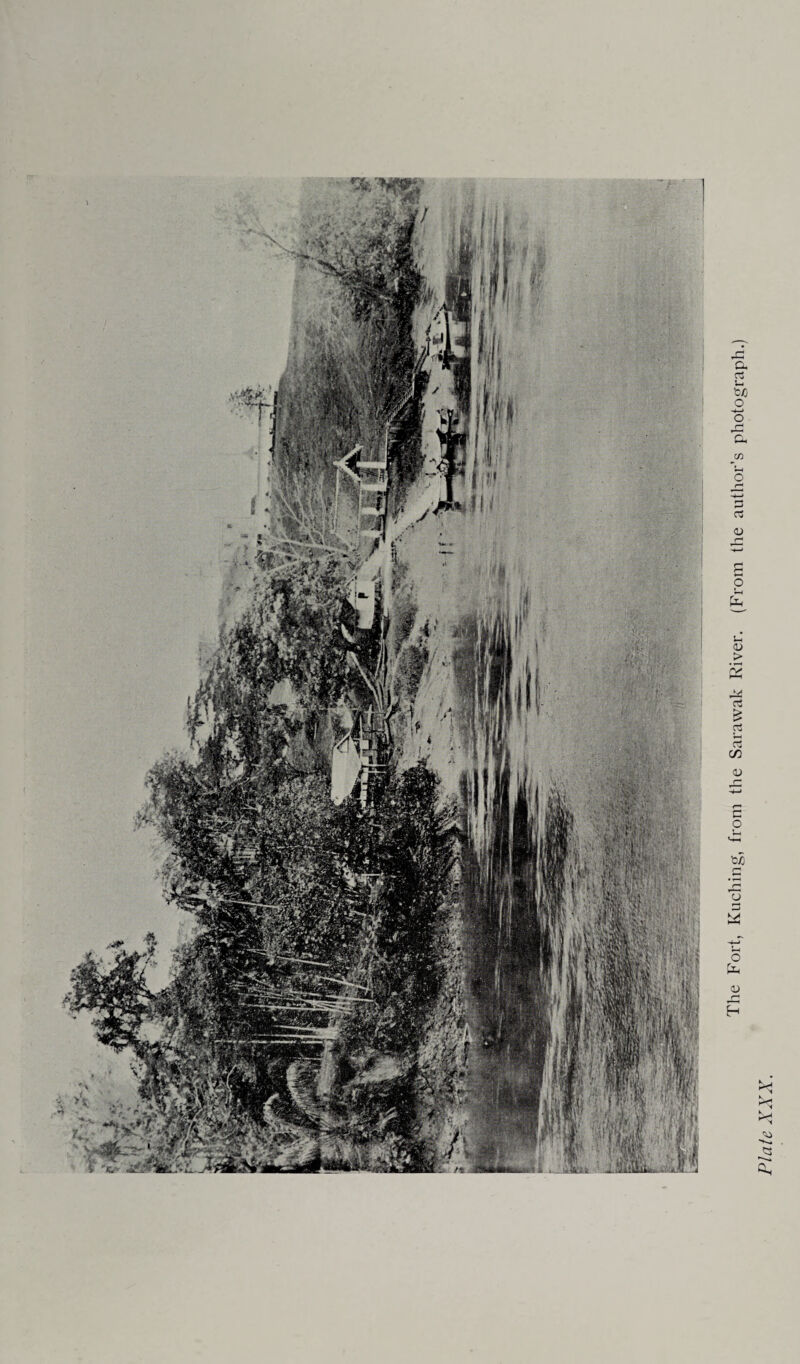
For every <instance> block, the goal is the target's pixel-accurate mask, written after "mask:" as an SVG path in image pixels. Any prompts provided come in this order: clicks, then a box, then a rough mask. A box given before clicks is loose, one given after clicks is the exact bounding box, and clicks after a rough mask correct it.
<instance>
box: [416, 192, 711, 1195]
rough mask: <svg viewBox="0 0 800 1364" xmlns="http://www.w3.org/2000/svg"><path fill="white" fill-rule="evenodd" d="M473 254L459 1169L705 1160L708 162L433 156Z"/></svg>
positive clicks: (452, 222)
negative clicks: (702, 872)
mask: <svg viewBox="0 0 800 1364" xmlns="http://www.w3.org/2000/svg"><path fill="white" fill-rule="evenodd" d="M425 203H426V208H427V211H426V213H425V216H424V219H423V221H422V223H421V226H420V227H419V229H418V249H419V255H420V261H421V264H422V267H423V271H424V274H425V276H426V278H427V280H428V283H429V285H430V286H431V290H432V293H433V295H434V296H436V295H437V294H438V295H439V296H441V295H442V294H443V291H444V287H445V276H446V274H447V273H448V272H449V271H452V270H455V269H459V268H460V269H462V270H463V271H464V272H465V273H467V274H469V275H470V276H471V286H472V346H471V358H470V375H469V378H470V412H471V419H470V433H469V441H468V453H467V489H468V495H467V498H466V504H467V509H466V512H465V514H464V516H463V517H461V519H460V525H461V530H462V536H461V539H462V544H461V572H460V576H459V582H460V592H461V603H462V605H463V629H462V631H461V637H462V638H461V643H460V645H459V647H458V656H457V660H456V662H457V665H458V667H457V675H458V678H459V696H460V708H461V722H462V727H463V732H464V737H465V743H466V748H467V752H468V754H469V761H468V765H467V772H466V774H465V781H464V796H465V805H466V812H467V819H468V831H469V850H468V855H467V876H466V878H465V905H464V923H465V943H466V958H467V966H468V980H467V986H468V1018H469V1022H470V1031H471V1036H472V1042H473V1045H472V1047H471V1049H470V1062H469V1076H468V1090H469V1104H468V1108H469V1118H468V1134H467V1136H468V1156H469V1161H470V1164H471V1167H472V1168H473V1169H477V1170H548V1171H612V1170H614V1171H616V1170H684V1169H694V1168H696V1164H697V1145H698V1137H697V1063H698V1055H697V1053H698V919H699V821H700V602H701V596H700V589H701V505H702V486H701V423H702V186H701V185H700V184H699V183H697V182H651V181H615V182H603V181H567V182H555V181H530V182H515V181H496V182H491V181H490V182H432V183H431V184H429V185H426V188H425Z"/></svg>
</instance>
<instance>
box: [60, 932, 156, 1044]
mask: <svg viewBox="0 0 800 1364" xmlns="http://www.w3.org/2000/svg"><path fill="white" fill-rule="evenodd" d="M108 951H109V952H111V953H112V957H111V961H110V962H105V961H103V960H101V959H100V958H99V957H97V956H96V955H95V953H94V952H87V953H86V955H85V956H84V957H83V958H82V959H81V961H80V962H79V963H78V965H77V966H75V967H73V969H72V971H71V973H70V983H71V986H72V988H71V990H70V991H69V993H68V994H66V995H65V996H64V1000H63V1004H64V1008H65V1009H66V1010H67V1011H68V1013H69V1014H70V1015H71V1017H73V1018H77V1016H78V1014H79V1013H81V1012H83V1011H84V1010H86V1011H87V1012H88V1013H90V1014H91V1015H92V1029H93V1031H94V1035H95V1037H96V1038H97V1040H98V1042H101V1043H102V1044H103V1045H104V1046H107V1047H111V1049H112V1051H124V1049H125V1048H126V1047H131V1048H133V1049H134V1050H136V1049H137V1048H138V1047H139V1046H140V1045H141V1038H140V1034H141V1028H142V1024H143V1023H144V1021H145V1019H146V1018H147V1016H148V1014H149V1013H150V1007H151V1004H152V1000H153V995H152V994H151V992H150V990H149V988H148V986H147V984H146V981H145V974H146V972H147V969H148V967H149V966H150V965H151V964H152V962H153V959H154V957H155V953H156V940H155V937H154V935H153V934H152V933H148V934H146V936H145V940H144V951H143V952H135V951H134V952H128V951H126V949H125V945H124V943H122V942H119V941H117V942H112V943H110V944H109V947H108Z"/></svg>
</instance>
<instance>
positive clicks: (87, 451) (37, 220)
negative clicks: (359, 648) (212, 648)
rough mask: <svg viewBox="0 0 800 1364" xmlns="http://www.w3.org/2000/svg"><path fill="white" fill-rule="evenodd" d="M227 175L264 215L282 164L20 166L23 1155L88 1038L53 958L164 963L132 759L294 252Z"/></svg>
mask: <svg viewBox="0 0 800 1364" xmlns="http://www.w3.org/2000/svg"><path fill="white" fill-rule="evenodd" d="M239 188H247V189H252V190H254V192H255V193H256V194H257V196H258V198H259V200H260V201H261V202H262V203H263V205H264V209H265V214H266V215H268V216H272V217H273V218H274V216H275V215H283V214H284V213H286V212H287V211H291V208H292V205H293V204H294V203H295V202H296V194H297V189H298V186H297V185H296V183H294V182H281V181H265V182H247V184H244V183H243V182H237V181H221V180H204V179H93V180H85V181H80V180H76V179H68V178H61V179H56V178H47V179H38V178H34V179H31V180H30V181H29V187H28V189H29V193H28V201H29V217H28V241H29V256H28V265H29V272H28V290H27V295H28V301H29V307H28V334H27V354H28V361H29V383H28V421H27V431H28V449H27V452H26V468H27V486H26V717H25V752H26V848H25V859H26V903H25V945H24V972H25V974H24V982H23V1007H24V1020H23V1048H24V1053H23V1054H24V1061H25V1064H24V1065H23V1077H24V1079H23V1095H22V1101H23V1165H24V1167H25V1168H28V1169H36V1170H47V1169H58V1168H63V1166H64V1154H63V1150H62V1145H61V1139H60V1136H59V1131H58V1129H57V1127H56V1125H55V1124H54V1123H53V1122H52V1121H51V1118H50V1115H51V1113H52V1108H53V1102H54V1099H55V1096H56V1094H57V1093H58V1092H59V1090H63V1089H65V1088H68V1087H69V1085H70V1083H71V1080H72V1079H73V1077H74V1076H75V1075H76V1074H78V1073H80V1071H81V1070H82V1069H84V1068H85V1067H86V1066H87V1065H89V1064H95V1063H97V1062H98V1061H99V1063H100V1065H101V1066H104V1065H105V1064H106V1062H107V1060H108V1057H109V1055H110V1053H108V1050H107V1049H105V1048H104V1049H102V1050H103V1053H104V1055H103V1057H102V1058H101V1057H99V1056H98V1051H99V1049H98V1048H96V1045H95V1043H94V1041H93V1039H92V1037H91V1032H90V1028H89V1025H88V1021H87V1020H85V1019H81V1020H77V1021H76V1020H72V1019H70V1018H69V1016H68V1014H67V1013H66V1012H65V1011H64V1010H63V1009H62V1007H61V1000H62V999H63V997H64V994H65V993H66V991H67V989H68V988H69V972H70V970H71V968H72V967H73V966H74V965H75V964H76V963H77V962H78V961H79V960H80V958H81V957H82V956H83V954H84V952H86V951H87V950H88V949H89V948H93V949H95V950H99V951H102V950H103V949H104V948H105V947H106V946H107V945H108V943H109V942H111V941H112V940H115V939H117V938H123V939H124V940H125V941H126V942H130V943H131V945H137V946H138V945H140V944H141V940H142V939H143V937H144V934H145V933H146V932H147V931H148V929H152V930H153V931H154V932H155V934H156V937H157V938H158V941H159V944H162V950H161V952H160V954H159V966H158V970H159V972H160V973H161V978H165V977H166V968H167V967H168V963H169V949H170V948H171V946H172V944H173V943H174V941H175V938H176V934H177V928H178V922H177V919H178V915H177V913H176V911H174V910H169V909H167V907H166V906H165V905H164V903H163V901H162V899H161V896H160V893H159V888H158V882H157V879H156V874H157V867H156V863H155V860H154V856H153V848H152V840H151V838H150V836H149V835H148V834H147V833H146V832H142V831H140V832H135V831H134V828H133V820H134V815H135V812H136V810H137V809H138V808H139V806H140V805H141V804H142V802H143V799H144V776H145V773H146V771H147V769H148V767H149V766H150V765H151V763H152V762H153V761H154V760H155V759H156V758H157V757H158V756H159V755H160V753H162V752H163V750H164V749H165V748H170V747H180V746H182V745H183V743H184V741H185V736H184V734H183V729H182V724H183V713H184V708H185V704H186V698H187V697H188V696H189V695H190V694H191V693H192V692H193V691H194V689H195V687H196V685H197V680H198V665H197V646H198V641H199V639H200V637H201V635H206V636H208V635H212V636H213V634H214V633H215V631H216V606H217V599H218V594H219V587H220V570H219V551H218V546H219V523H220V521H221V520H222V519H225V518H229V517H234V516H244V515H246V514H247V512H248V510H249V501H250V496H251V494H252V492H253V491H254V490H255V466H254V464H253V463H252V461H251V460H250V459H248V458H247V457H246V456H245V455H244V454H243V453H242V452H244V451H246V450H247V449H248V448H249V447H251V446H252V445H253V443H254V441H255V425H254V423H253V425H252V426H251V425H250V424H248V423H247V422H246V421H243V420H242V419H241V418H237V417H234V416H232V415H231V414H230V413H229V411H228V409H227V397H228V394H229V393H230V392H232V391H233V390H235V389H237V388H240V387H243V386H245V385H249V384H257V383H262V384H265V385H270V384H271V385H274V384H276V383H277V381H278V379H279V377H280V375H281V372H282V370H283V367H284V365H285V361H286V353H287V345H288V328H289V312H290V302H291V289H292V283H293V274H294V272H293V266H292V263H291V262H290V261H288V260H284V261H276V260H274V259H270V258H268V257H267V256H266V255H265V254H264V253H263V252H260V251H258V250H257V249H254V250H242V249H241V247H240V246H239V244H238V243H237V241H236V239H235V238H234V237H233V236H232V234H231V232H230V231H229V230H228V229H226V228H225V227H224V226H223V225H222V224H221V223H220V222H219V221H218V220H217V218H216V215H215V208H216V206H217V205H218V204H221V203H225V202H226V201H229V200H230V198H231V196H232V194H233V193H234V192H235V191H236V190H237V189H239ZM156 979H157V980H158V979H159V977H156Z"/></svg>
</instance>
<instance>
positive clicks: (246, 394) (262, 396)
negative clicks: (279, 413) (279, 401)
mask: <svg viewBox="0 0 800 1364" xmlns="http://www.w3.org/2000/svg"><path fill="white" fill-rule="evenodd" d="M269 402H270V397H269V393H268V392H267V390H266V389H265V388H264V386H263V385H262V384H255V385H253V386H251V387H250V388H239V389H237V390H236V392H235V393H231V394H230V395H229V397H228V407H229V408H230V410H231V412H232V413H233V415H234V416H235V417H249V416H250V414H251V413H252V411H253V409H254V408H259V409H260V408H263V407H267V405H268V404H269Z"/></svg>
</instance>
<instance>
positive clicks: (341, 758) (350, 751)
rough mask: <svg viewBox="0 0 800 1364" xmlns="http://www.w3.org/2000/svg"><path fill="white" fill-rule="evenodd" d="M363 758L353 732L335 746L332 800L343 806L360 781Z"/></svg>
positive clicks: (332, 762)
mask: <svg viewBox="0 0 800 1364" xmlns="http://www.w3.org/2000/svg"><path fill="white" fill-rule="evenodd" d="M360 772H361V757H360V754H359V751H358V746H357V744H356V741H355V739H354V738H353V734H352V731H351V733H350V734H347V735H345V737H344V738H343V739H340V740H339V742H338V744H334V748H333V753H332V754H331V800H332V801H333V803H334V805H341V804H342V803H343V802H344V801H345V800H347V797H348V796H349V795H350V792H351V791H352V790H353V787H354V786H355V784H356V782H357V781H358V777H359V773H360Z"/></svg>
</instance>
